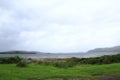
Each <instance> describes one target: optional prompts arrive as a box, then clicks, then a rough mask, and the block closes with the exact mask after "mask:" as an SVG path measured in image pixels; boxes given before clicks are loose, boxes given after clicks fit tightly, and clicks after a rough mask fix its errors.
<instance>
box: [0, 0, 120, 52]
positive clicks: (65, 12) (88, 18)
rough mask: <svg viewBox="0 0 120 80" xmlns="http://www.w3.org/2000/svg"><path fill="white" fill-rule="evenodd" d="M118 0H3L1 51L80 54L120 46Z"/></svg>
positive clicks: (0, 28)
mask: <svg viewBox="0 0 120 80" xmlns="http://www.w3.org/2000/svg"><path fill="white" fill-rule="evenodd" d="M119 3H120V1H119V0H0V51H6V50H30V51H32V50H33V51H42V52H81V51H87V50H89V49H93V48H96V47H109V46H115V45H120V41H119V40H120V37H119V34H120V5H119Z"/></svg>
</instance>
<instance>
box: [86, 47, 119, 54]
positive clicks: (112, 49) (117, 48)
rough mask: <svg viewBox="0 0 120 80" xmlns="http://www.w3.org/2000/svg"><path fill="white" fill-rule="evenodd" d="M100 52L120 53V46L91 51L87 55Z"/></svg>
mask: <svg viewBox="0 0 120 80" xmlns="http://www.w3.org/2000/svg"><path fill="white" fill-rule="evenodd" d="M98 52H112V53H119V52H120V46H115V47H109V48H95V49H93V50H89V51H88V52H87V53H98Z"/></svg>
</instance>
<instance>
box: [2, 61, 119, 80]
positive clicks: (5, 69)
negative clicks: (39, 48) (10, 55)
mask: <svg viewBox="0 0 120 80" xmlns="http://www.w3.org/2000/svg"><path fill="white" fill-rule="evenodd" d="M111 75H118V76H119V75H120V63H114V64H104V65H80V66H74V67H70V68H57V67H53V66H50V65H49V66H45V65H40V64H29V65H28V67H23V68H20V67H16V65H15V64H0V80H59V79H57V78H87V80H90V79H91V80H95V79H97V78H98V77H102V76H111ZM64 80H67V79H64Z"/></svg>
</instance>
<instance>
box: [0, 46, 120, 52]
mask: <svg viewBox="0 0 120 80" xmlns="http://www.w3.org/2000/svg"><path fill="white" fill-rule="evenodd" d="M37 53H38V54H54V53H47V52H38V51H5V52H0V54H37ZM85 53H87V54H88V53H120V46H115V47H109V48H95V49H92V50H89V51H87V52H85ZM85 53H82V52H78V53H64V54H85ZM56 54H63V53H56Z"/></svg>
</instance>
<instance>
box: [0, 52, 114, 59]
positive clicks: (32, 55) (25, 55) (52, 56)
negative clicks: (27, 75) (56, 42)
mask: <svg viewBox="0 0 120 80" xmlns="http://www.w3.org/2000/svg"><path fill="white" fill-rule="evenodd" d="M108 54H113V53H79V54H40V53H37V54H0V57H11V56H20V57H24V58H25V57H26V58H70V57H78V58H86V57H97V56H102V55H108Z"/></svg>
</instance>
